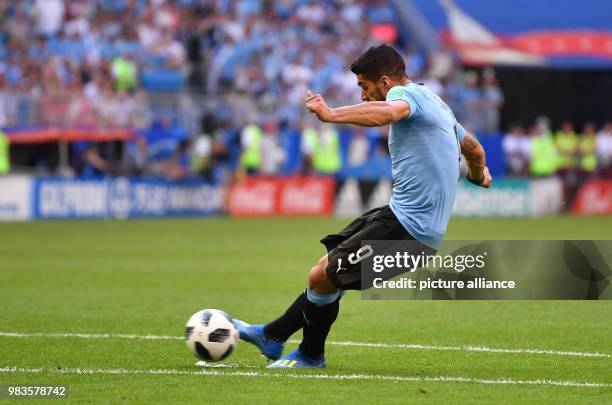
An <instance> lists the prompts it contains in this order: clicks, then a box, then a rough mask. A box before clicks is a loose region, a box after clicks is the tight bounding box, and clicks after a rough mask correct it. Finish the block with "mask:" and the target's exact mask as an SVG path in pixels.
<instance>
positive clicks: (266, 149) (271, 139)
mask: <svg viewBox="0 0 612 405" xmlns="http://www.w3.org/2000/svg"><path fill="white" fill-rule="evenodd" d="M285 159H286V154H285V149H284V148H283V145H282V144H281V142H280V139H279V136H278V124H277V123H276V122H274V121H272V120H270V121H267V122H265V123H264V125H263V136H262V139H261V173H262V174H266V175H274V174H279V172H280V169H281V167H282V165H283V164H284V163H285Z"/></svg>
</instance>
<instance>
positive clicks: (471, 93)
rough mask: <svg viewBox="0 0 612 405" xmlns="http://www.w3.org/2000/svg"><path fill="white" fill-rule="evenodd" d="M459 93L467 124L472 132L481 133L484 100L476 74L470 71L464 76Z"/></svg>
mask: <svg viewBox="0 0 612 405" xmlns="http://www.w3.org/2000/svg"><path fill="white" fill-rule="evenodd" d="M459 91H460V93H459V95H458V97H459V100H460V103H461V111H462V112H463V119H464V121H465V124H466V125H467V126H468V127H469V128H470V129H471V131H473V132H480V131H481V130H482V110H483V98H482V93H481V91H480V88H479V87H478V75H477V74H476V72H472V71H469V72H466V73H465V74H464V82H463V87H461V88H460V90H459Z"/></svg>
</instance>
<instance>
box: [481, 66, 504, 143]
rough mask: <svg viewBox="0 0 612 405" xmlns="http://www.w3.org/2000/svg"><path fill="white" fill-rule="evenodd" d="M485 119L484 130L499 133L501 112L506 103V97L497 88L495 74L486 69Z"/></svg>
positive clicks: (483, 93)
mask: <svg viewBox="0 0 612 405" xmlns="http://www.w3.org/2000/svg"><path fill="white" fill-rule="evenodd" d="M482 80H483V84H482V98H483V111H482V114H483V117H482V130H483V131H484V132H485V133H489V134H494V133H496V132H497V131H499V110H500V108H501V107H502V105H503V103H504V95H503V93H502V91H501V89H500V88H499V87H498V86H497V81H496V80H495V72H494V71H493V70H492V69H485V70H484V71H483V73H482Z"/></svg>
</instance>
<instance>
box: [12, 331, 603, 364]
mask: <svg viewBox="0 0 612 405" xmlns="http://www.w3.org/2000/svg"><path fill="white" fill-rule="evenodd" d="M0 337H16V338H25V337H56V338H83V339H143V340H182V339H183V337H182V336H168V335H132V334H123V333H21V332H0ZM289 343H299V341H297V340H290V341H289ZM327 344H328V345H332V346H352V347H373V348H383V349H400V350H443V351H464V352H484V353H507V354H545V355H551V356H573V357H597V358H607V359H610V358H612V354H608V353H599V352H568V351H559V350H548V349H503V348H497V347H487V346H469V345H468V346H434V345H421V344H402V343H368V342H336V341H328V342H327Z"/></svg>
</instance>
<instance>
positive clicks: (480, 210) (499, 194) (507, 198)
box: [453, 179, 531, 217]
mask: <svg viewBox="0 0 612 405" xmlns="http://www.w3.org/2000/svg"><path fill="white" fill-rule="evenodd" d="M530 200H531V194H530V189H529V182H528V181H526V180H523V179H495V180H494V183H493V186H492V187H491V188H489V189H485V188H482V187H477V186H474V185H473V184H470V183H468V182H465V181H461V182H460V183H459V188H458V190H457V196H456V197H455V205H454V206H453V216H475V217H490V216H496V217H508V216H528V215H530V213H531V212H530Z"/></svg>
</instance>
